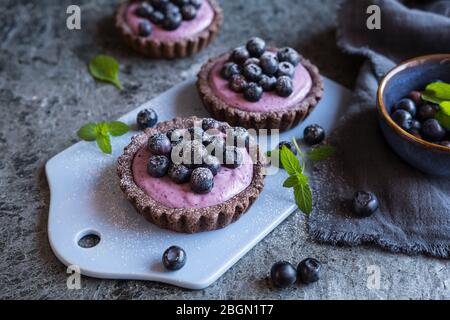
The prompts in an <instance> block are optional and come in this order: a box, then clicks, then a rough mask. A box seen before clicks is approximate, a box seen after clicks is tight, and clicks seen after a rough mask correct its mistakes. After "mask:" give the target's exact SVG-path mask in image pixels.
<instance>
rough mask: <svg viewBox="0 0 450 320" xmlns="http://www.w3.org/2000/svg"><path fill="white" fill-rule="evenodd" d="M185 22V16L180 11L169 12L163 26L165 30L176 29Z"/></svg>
mask: <svg viewBox="0 0 450 320" xmlns="http://www.w3.org/2000/svg"><path fill="white" fill-rule="evenodd" d="M182 22H183V17H182V16H181V13H179V12H174V11H171V12H167V13H166V18H165V19H164V21H163V23H162V27H163V28H164V29H165V30H169V31H172V30H176V29H178V28H179V27H180V26H181V23H182Z"/></svg>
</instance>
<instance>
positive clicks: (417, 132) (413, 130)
mask: <svg viewBox="0 0 450 320" xmlns="http://www.w3.org/2000/svg"><path fill="white" fill-rule="evenodd" d="M409 133H410V134H412V135H413V136H414V137H416V138H417V139H422V135H421V134H420V130H416V129H411V130H409Z"/></svg>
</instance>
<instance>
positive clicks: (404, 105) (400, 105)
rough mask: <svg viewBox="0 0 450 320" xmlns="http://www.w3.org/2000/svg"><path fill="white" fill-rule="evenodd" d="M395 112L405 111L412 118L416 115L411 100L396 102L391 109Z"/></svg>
mask: <svg viewBox="0 0 450 320" xmlns="http://www.w3.org/2000/svg"><path fill="white" fill-rule="evenodd" d="M397 110H405V111H406V112H408V113H409V114H410V115H412V116H413V117H414V116H415V115H416V111H417V108H416V104H415V102H414V101H412V100H411V99H402V100H400V101H399V102H397V103H396V104H395V106H394V108H393V109H392V111H393V112H395V111H397Z"/></svg>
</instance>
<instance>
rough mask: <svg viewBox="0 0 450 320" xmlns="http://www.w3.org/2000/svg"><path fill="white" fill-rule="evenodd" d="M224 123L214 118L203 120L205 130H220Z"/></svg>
mask: <svg viewBox="0 0 450 320" xmlns="http://www.w3.org/2000/svg"><path fill="white" fill-rule="evenodd" d="M221 125H222V124H221V123H220V122H219V121H217V120H216V119H213V118H205V119H203V120H202V129H203V131H208V130H220V126H221Z"/></svg>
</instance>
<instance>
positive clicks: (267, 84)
mask: <svg viewBox="0 0 450 320" xmlns="http://www.w3.org/2000/svg"><path fill="white" fill-rule="evenodd" d="M258 84H259V85H260V86H261V88H263V90H264V91H273V90H275V87H276V86H277V78H275V77H270V76H267V75H265V74H263V75H262V77H261V80H259V83H258Z"/></svg>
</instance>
